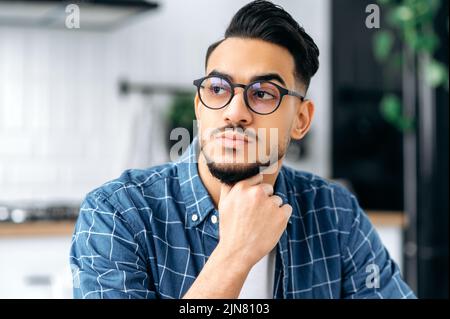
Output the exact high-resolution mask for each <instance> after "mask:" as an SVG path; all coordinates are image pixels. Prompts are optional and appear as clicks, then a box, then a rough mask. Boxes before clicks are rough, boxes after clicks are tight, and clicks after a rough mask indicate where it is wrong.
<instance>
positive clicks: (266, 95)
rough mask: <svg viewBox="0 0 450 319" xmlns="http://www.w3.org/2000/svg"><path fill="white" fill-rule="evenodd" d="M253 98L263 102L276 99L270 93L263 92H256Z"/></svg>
mask: <svg viewBox="0 0 450 319" xmlns="http://www.w3.org/2000/svg"><path fill="white" fill-rule="evenodd" d="M253 96H254V97H256V98H258V99H261V100H271V99H273V98H275V96H274V95H272V94H270V93H269V92H266V91H261V90H259V91H255V92H254V93H253Z"/></svg>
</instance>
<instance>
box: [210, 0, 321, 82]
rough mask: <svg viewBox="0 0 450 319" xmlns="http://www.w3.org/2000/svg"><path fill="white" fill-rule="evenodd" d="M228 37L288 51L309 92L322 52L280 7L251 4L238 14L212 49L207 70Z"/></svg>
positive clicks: (262, 0)
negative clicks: (270, 44)
mask: <svg viewBox="0 0 450 319" xmlns="http://www.w3.org/2000/svg"><path fill="white" fill-rule="evenodd" d="M229 37H240V38H253V39H261V40H264V41H267V42H271V43H273V44H277V45H280V46H282V47H284V48H286V49H287V50H288V51H289V52H290V53H291V54H292V56H293V58H294V62H295V70H294V76H295V77H296V79H297V80H299V81H300V82H302V83H303V84H305V86H306V88H308V86H309V83H310V81H311V77H312V76H313V75H314V74H315V73H316V72H317V69H318V68H319V49H318V48H317V46H316V44H315V43H314V40H313V39H312V38H311V37H310V36H309V35H308V34H307V33H306V32H305V29H303V28H302V27H301V26H300V25H299V24H298V23H297V22H296V21H295V20H294V19H293V18H292V16H291V15H290V14H289V13H287V12H286V11H285V10H284V9H283V8H282V7H281V6H278V5H275V4H273V3H271V2H269V1H264V0H256V1H252V2H250V3H248V4H247V5H245V6H244V7H242V8H241V9H240V10H239V11H238V12H236V14H235V15H234V17H233V18H232V19H231V22H230V25H229V26H228V28H227V30H226V31H225V38H224V39H222V40H220V41H217V42H215V43H213V44H211V45H210V46H209V48H208V51H207V52H206V60H205V67H206V65H207V64H208V59H209V56H210V55H211V53H212V52H213V51H214V49H215V48H216V47H217V46H218V45H219V44H220V43H222V41H224V40H225V39H226V38H229Z"/></svg>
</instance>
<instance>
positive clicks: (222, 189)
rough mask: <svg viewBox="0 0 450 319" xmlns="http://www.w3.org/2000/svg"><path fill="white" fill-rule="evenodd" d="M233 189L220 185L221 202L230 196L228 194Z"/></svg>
mask: <svg viewBox="0 0 450 319" xmlns="http://www.w3.org/2000/svg"><path fill="white" fill-rule="evenodd" d="M231 188H232V187H231V186H229V185H227V184H224V183H220V198H219V201H220V200H221V199H223V198H224V197H225V196H227V195H228V193H229V192H230V190H231Z"/></svg>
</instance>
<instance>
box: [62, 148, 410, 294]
mask: <svg viewBox="0 0 450 319" xmlns="http://www.w3.org/2000/svg"><path fill="white" fill-rule="evenodd" d="M197 156H198V141H197V139H194V142H193V143H192V144H191V146H190V147H189V149H188V150H187V151H186V152H185V153H184V154H183V156H182V157H181V158H180V160H179V161H177V162H175V163H168V164H164V165H160V166H156V167H152V168H149V169H146V170H127V171H125V172H124V173H123V174H122V175H121V176H120V177H119V178H118V179H115V180H113V181H110V182H108V183H106V184H104V185H102V186H101V187H99V188H97V189H95V190H93V191H92V192H90V193H89V194H87V196H86V198H85V199H84V201H83V203H82V205H81V208H80V214H79V217H78V220H77V223H76V226H75V231H74V234H73V240H72V246H71V251H70V264H71V269H72V274H73V287H74V297H75V298H181V297H183V295H184V294H185V293H186V292H187V290H188V289H189V287H190V286H191V285H192V283H193V282H194V281H195V279H196V277H197V276H198V274H199V273H200V271H201V270H202V268H203V266H204V264H205V263H206V262H207V260H208V258H209V256H210V255H211V253H212V251H213V250H214V249H215V247H216V245H217V243H218V240H219V223H220V215H219V212H218V211H217V210H216V208H215V207H214V204H213V202H212V199H211V197H210V196H209V193H208V191H207V190H206V188H205V186H204V185H203V183H202V181H201V179H200V177H199V175H198V170H197ZM274 192H275V194H276V195H278V196H280V197H281V198H282V199H283V202H284V203H289V204H290V205H291V206H292V207H293V211H292V215H291V218H290V220H289V222H288V225H287V228H286V229H285V231H284V232H283V234H282V236H281V238H280V240H279V242H278V243H277V249H276V261H275V276H274V289H273V297H274V298H283V299H291V298H327V299H328V298H415V295H414V294H413V292H412V291H411V289H410V288H409V287H408V285H407V284H406V283H405V282H404V281H403V280H402V278H401V275H400V272H399V268H398V266H397V265H396V264H395V262H394V261H393V260H392V259H391V258H390V256H389V253H388V252H387V250H386V249H385V247H384V246H383V244H382V242H381V240H380V238H379V236H378V234H377V232H376V231H375V229H374V228H373V226H372V224H371V223H370V221H369V219H368V218H367V216H366V214H365V213H364V212H363V210H362V209H361V208H360V206H359V204H358V202H357V199H356V198H355V196H353V195H352V194H351V193H349V192H348V191H347V190H346V189H345V188H343V187H342V186H340V185H338V184H336V183H332V182H330V181H327V180H325V179H323V178H320V177H318V176H316V175H313V174H310V173H307V172H301V171H296V170H293V169H291V168H288V167H286V166H283V167H282V168H281V170H280V173H279V175H278V177H277V180H276V183H275V186H274ZM212 216H216V217H215V218H217V220H218V222H217V220H214V221H215V223H214V222H213V221H212V219H211V217H212ZM215 218H214V219H215ZM218 275H219V274H218ZM377 275H378V276H377Z"/></svg>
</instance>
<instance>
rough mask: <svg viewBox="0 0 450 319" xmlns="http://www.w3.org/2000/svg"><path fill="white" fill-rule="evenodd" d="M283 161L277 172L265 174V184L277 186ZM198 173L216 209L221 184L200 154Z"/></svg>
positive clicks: (277, 165) (279, 161)
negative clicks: (276, 182)
mask: <svg viewBox="0 0 450 319" xmlns="http://www.w3.org/2000/svg"><path fill="white" fill-rule="evenodd" d="M281 163H282V159H280V160H278V161H277V163H276V164H275V165H276V171H275V172H274V173H271V174H263V183H267V184H270V185H272V186H274V185H275V181H276V179H277V176H278V173H279V172H280V168H281ZM198 173H199V176H200V179H201V180H202V182H203V184H204V185H205V187H206V189H207V191H208V193H209V195H210V196H211V198H212V200H213V202H214V205H215V206H216V208H217V207H218V205H219V201H220V184H221V182H220V181H219V180H218V179H217V178H215V177H214V176H212V174H211V172H210V171H209V168H208V166H207V164H206V159H205V157H204V156H203V154H202V153H201V152H200V154H199V157H198Z"/></svg>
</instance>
